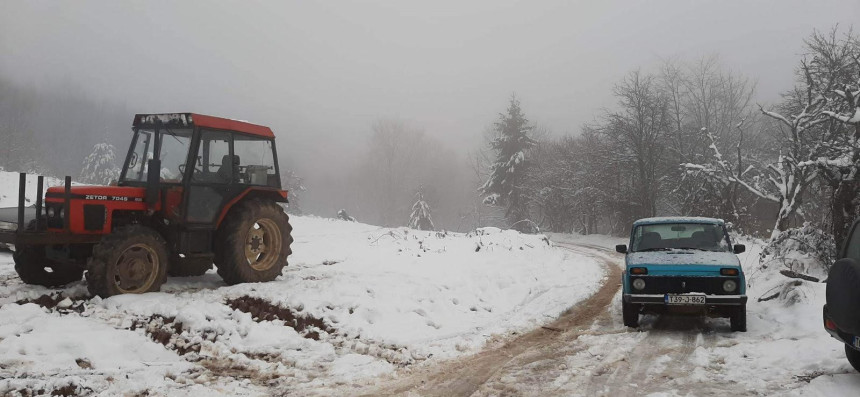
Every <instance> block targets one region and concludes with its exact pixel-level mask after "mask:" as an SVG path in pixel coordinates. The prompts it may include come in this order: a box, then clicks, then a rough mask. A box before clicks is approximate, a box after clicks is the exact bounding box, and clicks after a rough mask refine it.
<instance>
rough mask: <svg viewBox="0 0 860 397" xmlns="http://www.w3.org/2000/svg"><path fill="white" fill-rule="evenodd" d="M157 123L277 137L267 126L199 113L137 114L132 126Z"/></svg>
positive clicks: (145, 125)
mask: <svg viewBox="0 0 860 397" xmlns="http://www.w3.org/2000/svg"><path fill="white" fill-rule="evenodd" d="M156 122H160V123H162V124H164V125H167V126H170V127H191V125H192V124H193V125H196V126H198V127H204V128H213V129H218V130H231V131H236V132H241V133H245V134H251V135H257V136H262V137H265V138H274V137H275V134H274V133H272V129H271V128H269V127H266V126H262V125H258V124H251V123H249V122H247V121H240V120H233V119H225V118H223V117H214V116H207V115H205V114H197V113H159V114H136V115H135V116H134V122H133V123H132V125H133V126H135V127H147V126H152V125H154V124H155V123H156Z"/></svg>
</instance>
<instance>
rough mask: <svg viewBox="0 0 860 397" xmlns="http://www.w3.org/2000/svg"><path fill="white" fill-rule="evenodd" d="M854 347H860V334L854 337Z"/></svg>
mask: <svg viewBox="0 0 860 397" xmlns="http://www.w3.org/2000/svg"><path fill="white" fill-rule="evenodd" d="M854 347H856V348H858V349H860V336H855V337H854Z"/></svg>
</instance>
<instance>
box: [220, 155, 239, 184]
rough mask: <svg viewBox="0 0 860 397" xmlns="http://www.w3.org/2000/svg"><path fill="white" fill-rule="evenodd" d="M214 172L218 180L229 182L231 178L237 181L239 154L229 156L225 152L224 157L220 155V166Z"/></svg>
mask: <svg viewBox="0 0 860 397" xmlns="http://www.w3.org/2000/svg"><path fill="white" fill-rule="evenodd" d="M231 157H232V159H231ZM231 160H232V161H231ZM216 173H217V174H218V179H219V182H223V183H229V182H230V180H231V179H232V180H235V181H236V182H238V181H239V156H236V155H234V156H230V155H229V154H225V155H224V157H221V167H220V168H218V171H217V172H216Z"/></svg>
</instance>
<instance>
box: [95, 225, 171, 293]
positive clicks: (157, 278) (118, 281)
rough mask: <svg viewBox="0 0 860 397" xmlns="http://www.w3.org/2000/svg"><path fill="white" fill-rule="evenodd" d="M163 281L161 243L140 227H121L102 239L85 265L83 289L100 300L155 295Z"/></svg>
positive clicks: (164, 258) (164, 267) (152, 232)
mask: <svg viewBox="0 0 860 397" xmlns="http://www.w3.org/2000/svg"><path fill="white" fill-rule="evenodd" d="M166 278H167V247H166V244H165V243H164V239H162V238H161V235H159V234H158V233H157V232H156V231H155V230H153V229H150V228H148V227H145V226H141V225H131V226H125V227H122V228H119V229H116V230H115V231H114V232H113V233H111V234H109V235H107V236H105V237H103V238H102V240H101V242H99V243H98V244H96V246H95V247H93V255H92V256H91V257H90V259H89V261H88V262H87V288H88V289H89V291H90V293H92V294H93V295H98V296H101V297H103V298H106V297H108V296H113V295H119V294H140V293H144V292H151V291H158V290H159V289H161V284H164V281H165V280H166Z"/></svg>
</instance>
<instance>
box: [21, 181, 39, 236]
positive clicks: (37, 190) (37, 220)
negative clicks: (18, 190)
mask: <svg viewBox="0 0 860 397" xmlns="http://www.w3.org/2000/svg"><path fill="white" fill-rule="evenodd" d="M36 183H37V185H36V231H41V230H42V193H43V191H42V190H43V186H44V184H45V177H44V176H42V175H39V178H37V180H36ZM19 227H20V226H19Z"/></svg>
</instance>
